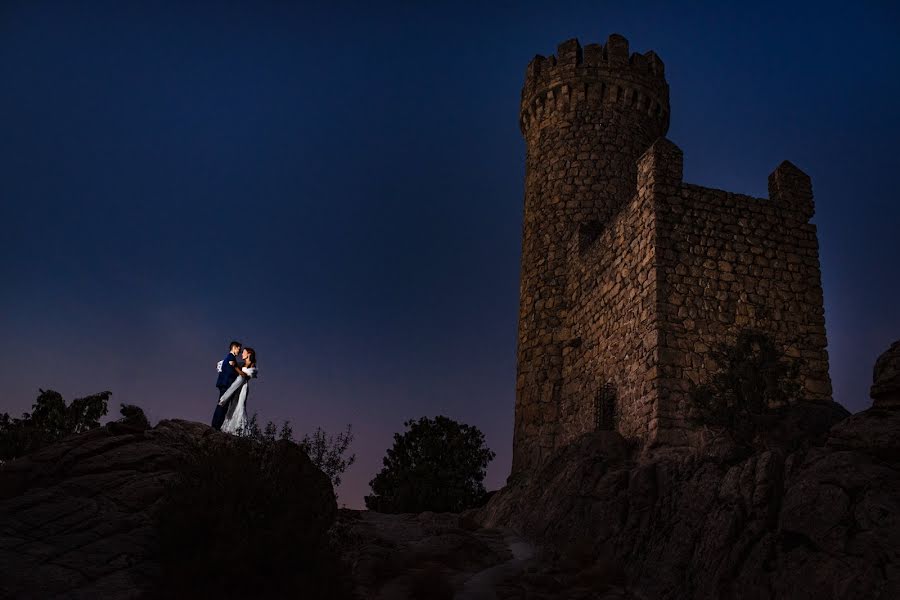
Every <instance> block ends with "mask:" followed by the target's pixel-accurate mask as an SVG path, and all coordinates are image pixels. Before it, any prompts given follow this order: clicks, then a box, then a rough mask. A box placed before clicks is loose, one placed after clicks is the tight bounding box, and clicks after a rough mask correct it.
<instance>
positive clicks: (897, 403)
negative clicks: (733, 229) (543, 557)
mask: <svg viewBox="0 0 900 600" xmlns="http://www.w3.org/2000/svg"><path fill="white" fill-rule="evenodd" d="M875 377H876V380H875V385H874V386H873V397H874V399H875V404H874V406H873V407H872V408H870V409H869V410H866V411H864V412H862V413H859V414H856V415H853V416H849V417H848V416H845V414H842V412H843V411H842V409H840V408H839V407H837V406H831V407H829V406H827V405H822V404H810V405H801V406H798V407H797V408H796V410H795V411H794V413H793V414H792V415H790V416H789V418H788V419H786V422H785V423H783V424H782V427H781V429H782V430H781V431H779V432H773V435H772V444H771V448H769V449H767V450H764V451H757V452H755V453H752V454H750V455H749V456H748V455H747V454H746V453H742V452H741V451H740V449H739V448H737V447H735V446H733V445H731V444H729V443H728V442H726V441H724V440H708V443H707V444H706V445H705V446H704V447H703V448H702V449H700V450H698V451H697V452H696V453H695V454H693V455H690V456H683V457H671V456H669V457H658V458H654V457H653V456H652V455H649V456H648V455H643V456H636V455H635V454H634V453H633V452H632V449H630V448H629V447H627V445H626V444H625V441H624V440H623V439H622V438H621V437H620V436H619V435H618V434H616V433H613V432H600V433H597V434H589V435H587V436H585V437H583V438H581V439H579V440H577V441H576V442H575V443H574V444H572V445H571V446H569V447H566V448H564V449H562V450H561V451H560V452H558V453H557V454H556V455H555V456H554V457H553V458H552V460H550V461H549V462H547V463H545V464H544V465H543V467H542V468H541V469H540V470H539V471H537V472H534V473H532V474H529V475H528V476H525V477H521V478H519V479H518V480H515V481H511V482H509V484H508V485H507V487H506V488H504V489H503V490H502V491H501V492H499V493H498V494H496V495H495V496H494V497H493V498H492V500H491V502H490V503H489V504H488V506H487V507H486V508H485V509H483V510H482V511H480V513H479V514H478V516H477V518H478V519H479V521H480V522H481V524H483V525H484V526H488V527H510V528H512V529H513V530H515V531H517V532H519V533H521V534H523V535H525V536H527V537H529V538H531V539H533V540H536V541H537V542H539V543H541V544H543V545H545V547H547V548H550V549H554V550H555V551H556V552H557V553H558V554H566V553H567V552H569V553H571V549H572V548H573V547H574V548H577V552H578V554H580V555H581V556H584V555H588V556H590V557H591V559H590V560H589V561H588V562H587V564H585V565H584V567H585V568H586V569H591V568H594V569H597V568H601V569H608V568H609V566H610V565H613V566H615V567H617V568H621V570H622V571H623V572H624V573H623V575H624V576H623V580H624V582H625V587H626V588H627V589H629V590H630V591H631V592H632V593H633V594H635V595H636V596H637V597H642V598H697V599H701V598H702V599H711V598H759V599H768V598H791V599H804V598H809V599H811V600H812V599H815V600H822V599H826V598H835V599H837V598H840V599H851V598H859V599H860V600H862V599H885V600H887V599H889V598H900V343H897V344H894V345H893V346H892V347H891V350H889V351H888V352H887V353H885V355H884V356H882V357H881V358H880V359H879V361H878V364H877V365H876V370H875ZM591 563H595V564H594V565H593V566H592V565H591ZM548 597H549V596H548Z"/></svg>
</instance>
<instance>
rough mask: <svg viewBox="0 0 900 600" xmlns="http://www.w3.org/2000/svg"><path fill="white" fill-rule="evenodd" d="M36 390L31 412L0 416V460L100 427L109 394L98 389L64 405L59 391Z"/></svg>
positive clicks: (110, 393)
mask: <svg viewBox="0 0 900 600" xmlns="http://www.w3.org/2000/svg"><path fill="white" fill-rule="evenodd" d="M38 391H39V394H38V397H37V400H35V402H34V404H33V405H32V407H31V413H30V414H29V413H24V414H23V415H22V418H21V419H16V418H11V417H10V416H9V415H8V414H6V413H4V414H2V415H0V459H2V460H7V459H11V458H16V457H19V456H23V455H25V454H28V453H30V452H34V451H35V450H38V449H39V448H42V447H43V446H46V445H47V444H50V443H53V442H55V441H57V440H60V439H62V438H64V437H66V436H68V435H72V434H75V433H82V432H84V431H88V430H89V429H94V428H96V427H99V426H100V418H101V417H102V416H103V415H105V414H106V413H107V411H108V409H107V403H108V402H109V397H110V396H111V395H112V392H100V393H99V394H92V395H90V396H85V397H84V398H76V399H75V400H73V401H72V402H71V404H69V405H68V406H66V403H65V401H64V400H63V397H62V396H61V395H60V394H59V393H58V392H55V391H53V390H38Z"/></svg>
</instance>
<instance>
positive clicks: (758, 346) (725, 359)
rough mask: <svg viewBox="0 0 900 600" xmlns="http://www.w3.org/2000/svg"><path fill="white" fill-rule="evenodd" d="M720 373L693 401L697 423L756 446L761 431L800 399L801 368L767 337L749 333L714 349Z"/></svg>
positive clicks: (693, 393)
mask: <svg viewBox="0 0 900 600" xmlns="http://www.w3.org/2000/svg"><path fill="white" fill-rule="evenodd" d="M711 354H712V358H713V360H714V361H715V363H716V366H717V370H716V372H715V373H713V375H712V377H711V378H710V381H709V382H707V383H706V384H703V385H700V386H697V387H696V388H695V389H694V390H693V392H692V394H691V400H692V403H693V408H694V416H693V420H694V421H695V422H698V423H701V424H705V425H710V426H713V427H722V428H724V429H726V430H727V431H729V432H730V433H731V434H732V435H733V436H734V437H735V439H736V440H737V441H739V442H743V443H751V442H752V441H753V439H754V438H755V437H756V434H757V433H758V432H759V430H760V428H761V427H765V426H767V425H770V424H771V421H772V419H773V418H774V417H777V415H778V414H779V413H780V412H781V411H782V409H784V408H785V407H787V406H788V405H789V404H790V403H792V402H794V401H796V400H798V399H799V398H800V392H801V385H800V383H799V381H798V373H799V369H800V365H799V363H798V362H797V361H793V360H789V359H787V357H785V356H784V353H783V352H782V351H781V349H780V348H779V346H778V345H777V344H776V343H775V342H774V340H773V339H772V338H771V337H770V336H768V335H766V334H765V333H763V332H760V331H757V330H753V329H745V330H743V331H741V332H740V333H739V334H738V337H737V340H736V342H735V343H734V344H732V345H721V346H719V347H718V348H716V349H714V350H713V351H712V352H711Z"/></svg>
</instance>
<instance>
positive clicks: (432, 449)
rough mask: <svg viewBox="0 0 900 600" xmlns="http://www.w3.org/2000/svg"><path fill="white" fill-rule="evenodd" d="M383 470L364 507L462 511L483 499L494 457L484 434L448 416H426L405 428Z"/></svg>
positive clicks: (371, 485)
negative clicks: (488, 468) (487, 475)
mask: <svg viewBox="0 0 900 600" xmlns="http://www.w3.org/2000/svg"><path fill="white" fill-rule="evenodd" d="M403 425H404V426H405V427H408V428H409V430H408V431H406V432H404V433H403V434H399V433H395V434H394V446H393V448H390V449H389V450H388V451H387V455H386V456H385V457H384V460H383V463H384V468H383V469H382V470H381V471H380V472H379V473H378V475H376V476H375V479H373V480H372V481H371V482H369V486H370V487H371V488H372V495H371V496H366V498H365V501H366V507H367V508H369V509H371V510H377V511H380V512H391V513H399V512H422V511H425V510H430V511H435V512H458V511H461V510H465V509H467V508H471V507H473V506H476V505H478V504H479V503H480V502H481V501H482V500H483V498H484V496H485V489H484V484H483V482H484V476H485V473H486V470H487V465H488V463H490V461H491V460H493V459H494V456H495V454H494V453H493V452H492V451H491V450H490V449H489V448H487V447H486V446H485V445H484V434H483V433H482V432H481V431H480V430H479V429H478V428H477V427H472V426H470V425H465V424H462V423H458V422H456V421H454V420H452V419H449V418H447V417H444V416H438V417H435V418H434V419H428V418H426V417H422V418H421V419H419V420H418V421H412V420H410V421H406V422H405V423H404V424H403Z"/></svg>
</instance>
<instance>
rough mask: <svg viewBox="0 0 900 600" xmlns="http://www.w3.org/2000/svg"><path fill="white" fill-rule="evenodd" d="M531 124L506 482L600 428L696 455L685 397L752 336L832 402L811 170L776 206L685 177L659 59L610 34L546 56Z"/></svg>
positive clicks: (777, 192) (772, 183)
mask: <svg viewBox="0 0 900 600" xmlns="http://www.w3.org/2000/svg"><path fill="white" fill-rule="evenodd" d="M520 126H521V130H522V134H523V136H524V137H525V142H526V148H527V150H526V152H527V156H526V171H525V210H524V224H523V229H522V269H521V285H520V306H519V337H518V356H517V359H518V360H517V363H518V367H517V381H516V415H515V431H514V440H513V473H517V472H519V471H522V470H524V469H528V468H530V467H534V466H536V465H537V464H538V463H539V462H540V461H541V460H543V459H544V458H545V457H547V455H548V454H549V453H550V452H551V451H552V450H553V449H555V448H558V447H560V446H563V445H565V444H566V443H568V442H570V441H571V440H573V439H574V438H575V437H577V436H578V435H580V434H582V433H585V432H587V431H591V430H594V429H604V428H606V429H616V430H618V431H619V432H620V433H621V434H622V435H624V436H625V437H626V438H631V439H634V440H638V441H640V442H642V443H644V444H646V445H647V446H648V447H653V446H666V447H677V446H685V445H688V444H689V443H690V441H689V438H690V436H689V432H690V428H689V427H688V426H687V424H686V423H685V420H684V415H685V410H686V408H685V407H686V400H687V394H688V392H689V390H690V387H691V385H692V384H695V383H700V382H703V381H705V380H706V379H707V377H708V376H709V375H710V373H711V370H712V369H713V368H714V364H713V363H712V361H711V359H710V356H709V350H710V348H713V347H715V346H716V345H718V344H720V343H727V342H730V341H734V338H735V337H736V335H737V333H738V332H739V331H740V330H741V329H743V328H749V327H752V328H756V329H759V330H762V331H765V332H767V333H769V334H770V335H772V336H773V337H774V339H775V340H776V342H778V343H779V344H780V345H781V346H782V347H783V349H784V351H785V353H786V354H787V355H788V356H791V357H795V358H799V359H802V370H801V377H802V379H803V387H804V392H805V395H806V397H807V398H809V399H822V400H825V399H830V398H831V381H830V378H829V376H828V354H827V351H826V338H825V317H824V310H823V300H822V286H821V275H820V271H819V257H818V241H817V237H816V228H815V225H813V224H812V223H810V222H809V221H810V218H811V217H812V216H813V210H814V208H813V196H812V186H811V183H810V179H809V177H808V176H807V175H806V174H804V173H803V172H802V171H800V169H798V168H797V167H795V166H794V165H792V164H791V163H789V162H787V161H785V162H783V163H781V165H779V166H778V168H777V169H775V171H774V172H773V173H772V174H771V175H770V176H769V197H768V198H752V197H749V196H745V195H741V194H735V193H731V192H724V191H721V190H714V189H710V188H704V187H701V186H698V185H693V184H688V183H685V182H684V181H683V180H682V153H681V150H679V149H678V147H677V146H675V145H674V144H673V143H672V142H670V141H669V140H667V139H666V138H665V137H664V136H665V134H666V132H667V131H668V127H669V87H668V84H667V83H666V79H665V74H664V67H663V63H662V61H661V60H660V59H659V57H658V56H657V55H656V54H655V53H654V52H652V51H650V52H646V53H644V54H637V53H634V54H630V53H629V50H628V41H627V40H626V39H625V38H623V37H622V36H620V35H615V34H614V35H611V36H609V39H608V41H607V43H606V44H605V45H602V46H601V45H599V44H590V45H588V46H585V47H583V48H582V47H581V45H580V44H579V43H578V41H577V40H569V41H567V42H564V43H562V44H561V45H560V46H559V48H558V51H557V54H556V56H550V57H547V58H545V57H543V56H536V57H535V58H534V59H533V60H532V61H531V63H530V64H529V65H528V69H527V72H526V77H525V85H524V87H523V88H522V101H521V110H520Z"/></svg>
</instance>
